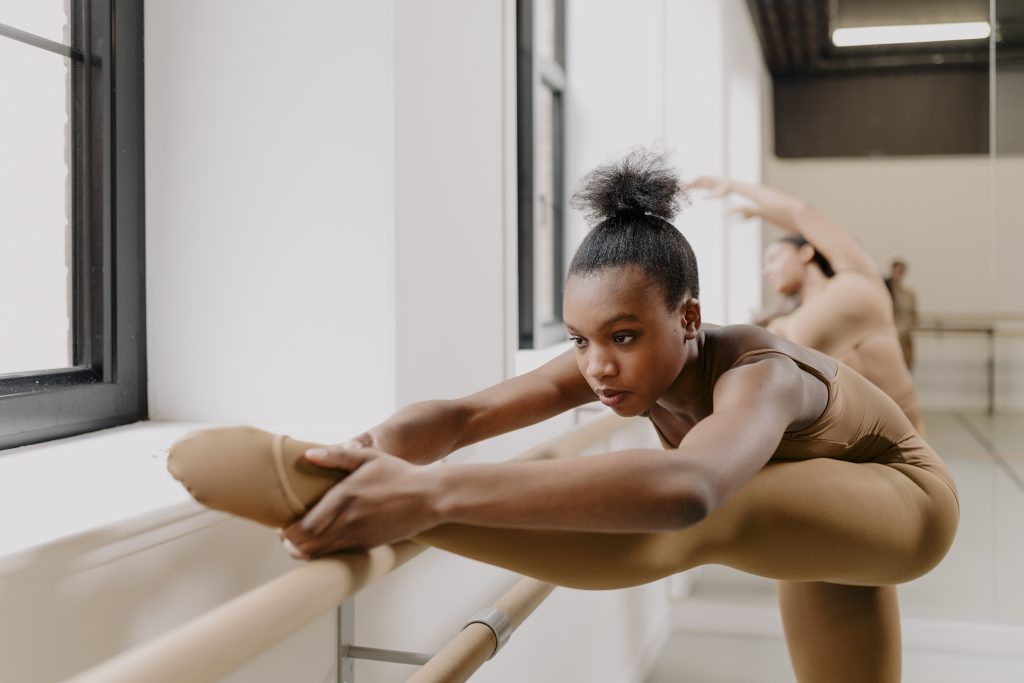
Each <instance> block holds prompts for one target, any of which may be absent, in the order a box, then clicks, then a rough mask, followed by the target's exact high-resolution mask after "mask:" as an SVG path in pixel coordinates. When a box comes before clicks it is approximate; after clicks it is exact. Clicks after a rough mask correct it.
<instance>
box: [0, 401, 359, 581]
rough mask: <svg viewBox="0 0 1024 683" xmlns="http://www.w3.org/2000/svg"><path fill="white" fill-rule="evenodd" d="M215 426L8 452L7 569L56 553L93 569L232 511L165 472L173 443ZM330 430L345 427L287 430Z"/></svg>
mask: <svg viewBox="0 0 1024 683" xmlns="http://www.w3.org/2000/svg"><path fill="white" fill-rule="evenodd" d="M212 426H215V425H212V424H205V423H193V422H159V421H146V422H138V423H135V424H131V425H126V426H123V427H114V428H112V429H105V430H101V431H98V432H91V433H89V434H81V435H79V436H73V437H69V438H66V439H58V440H55V441H48V442H45V443H39V444H32V445H29V446H22V447H21V448H15V449H11V450H7V451H2V452H0V519H3V520H4V522H3V527H2V528H3V532H2V533H0V578H2V577H3V576H4V575H5V574H9V573H10V572H12V571H14V570H18V569H23V568H24V567H25V566H26V565H29V564H38V563H44V562H45V561H46V558H47V557H49V556H50V555H51V554H52V553H53V552H60V553H62V554H73V555H75V556H76V558H81V562H77V563H76V564H75V566H76V567H78V568H85V567H86V566H92V565H95V564H96V563H98V562H105V561H109V560H110V559H113V557H116V556H118V555H123V554H126V553H130V552H134V551H137V550H138V549H140V548H141V547H145V546H148V545H152V544H153V543H156V542H161V539H163V540H167V538H170V537H173V536H180V535H182V534H185V533H190V532H191V531H194V530H196V529H198V528H201V527H203V526H209V525H210V524H214V523H217V522H220V521H223V520H225V519H229V516H228V515H225V514H223V513H219V512H214V511H211V510H208V509H206V508H205V507H203V506H202V505H200V504H199V503H196V502H195V501H194V500H193V499H192V497H191V496H190V495H189V494H188V492H187V491H186V490H185V488H184V487H183V486H182V485H181V484H180V483H179V482H178V481H176V480H175V479H174V478H173V477H172V476H171V474H170V473H169V472H168V471H167V451H168V449H169V448H170V446H171V444H173V443H174V442H175V441H176V440H177V439H178V438H180V437H181V436H183V435H185V434H186V433H188V432H190V431H192V430H194V429H201V428H204V427H212ZM258 426H260V427H261V428H263V429H268V430H270V431H279V430H278V429H275V428H274V426H268V425H258ZM328 431H329V433H333V434H335V435H337V434H339V433H347V432H345V431H344V430H343V429H342V430H340V431H339V428H338V426H336V425H335V426H333V427H332V428H331V429H330V430H325V429H320V430H317V429H312V430H311V429H306V430H303V431H302V432H301V433H300V432H288V431H286V432H285V433H295V434H296V435H297V436H302V437H304V438H311V439H317V438H321V439H323V440H325V441H329V440H331V439H330V438H329V436H327V433H328ZM168 534H170V536H168ZM143 537H145V538H143ZM97 551H99V552H97ZM83 562H84V564H82V563H83ZM43 571H44V572H45V568H44V569H43Z"/></svg>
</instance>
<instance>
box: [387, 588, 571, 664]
mask: <svg viewBox="0 0 1024 683" xmlns="http://www.w3.org/2000/svg"><path fill="white" fill-rule="evenodd" d="M554 589H555V587H554V586H552V585H551V584H549V583H542V582H540V581H537V580H535V579H530V578H524V579H520V580H519V582H518V583H516V585H514V586H513V587H512V588H511V589H510V590H509V591H508V592H507V593H505V594H504V595H503V596H501V598H500V599H499V600H498V601H497V602H496V603H495V605H494V609H496V610H498V611H499V612H500V613H502V614H503V615H504V616H505V617H507V618H508V622H509V627H508V635H511V633H512V632H514V631H515V630H516V629H517V628H519V627H520V626H521V625H522V624H523V622H524V621H526V618H527V617H528V616H530V614H532V613H533V611H534V610H535V609H537V607H538V606H539V605H540V603H542V602H544V599H545V598H546V597H547V596H548V595H550V594H551V591H553V590H554ZM498 646H499V643H498V641H497V635H496V633H495V631H493V630H492V629H491V627H490V626H487V625H486V624H484V623H481V622H474V623H471V624H469V625H468V626H466V628H464V629H462V631H460V632H459V634H458V635H457V636H455V637H454V638H452V639H451V640H450V641H448V644H447V645H445V646H444V647H443V648H441V649H440V650H439V651H438V653H437V654H436V655H434V656H433V657H431V659H430V661H429V662H427V663H426V664H424V665H423V667H422V668H420V669H419V670H418V671H417V672H416V673H414V674H413V675H412V676H410V677H409V678H408V679H407V681H406V683H463V682H464V681H467V680H469V677H470V676H472V675H473V674H474V673H476V670H477V669H479V668H480V667H481V666H482V665H483V663H484V662H486V661H487V660H488V659H490V658H491V657H492V656H494V654H496V652H497V649H498Z"/></svg>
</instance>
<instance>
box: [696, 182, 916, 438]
mask: <svg viewBox="0 0 1024 683" xmlns="http://www.w3.org/2000/svg"><path fill="white" fill-rule="evenodd" d="M689 187H691V188H700V189H707V190H710V191H711V192H710V194H711V196H717V197H722V196H725V195H727V194H729V193H730V192H735V193H736V194H739V195H742V196H744V197H747V198H748V199H751V200H753V202H754V206H746V207H742V208H741V209H739V212H740V213H741V214H743V215H744V216H746V217H747V218H750V217H754V216H757V217H760V218H764V219H765V220H768V221H771V222H772V223H775V224H776V225H778V226H779V227H781V228H783V229H784V230H786V231H788V232H790V233H793V234H792V235H790V236H788V237H784V238H782V239H781V240H778V241H776V242H774V243H772V244H771V245H769V246H768V248H767V249H765V253H764V275H765V279H766V280H767V281H768V282H769V284H771V285H772V286H773V287H775V289H776V290H778V292H779V293H780V294H782V295H784V296H787V297H791V296H797V295H798V296H799V297H800V304H799V306H797V307H796V309H795V310H793V311H792V312H790V313H788V314H786V315H781V316H778V317H775V318H773V319H772V320H770V321H768V323H767V327H768V330H769V331H771V332H774V333H775V334H777V335H779V336H780V337H783V338H785V339H788V340H790V341H792V342H796V343H797V344H801V345H803V346H809V347H810V348H812V349H817V350H818V351H823V352H824V353H827V354H829V355H830V356H834V357H835V358H837V359H838V360H841V361H843V362H844V363H846V364H847V365H849V366H850V367H851V368H853V369H854V370H856V371H857V372H859V373H860V374H862V375H863V376H864V377H866V378H867V379H869V380H870V381H871V382H872V383H874V384H875V385H876V386H878V387H879V388H880V389H881V390H882V391H884V392H885V393H886V394H888V395H889V396H890V397H892V399H893V400H894V401H896V403H897V404H898V405H899V406H900V408H902V409H903V413H904V414H905V415H906V416H907V418H908V419H909V420H910V422H911V424H913V425H914V428H915V429H917V430H918V431H919V432H921V433H922V434H924V422H923V420H922V418H921V409H920V407H919V406H918V403H917V392H916V391H915V390H914V382H913V378H912V377H911V376H910V371H909V370H908V369H907V365H906V363H905V362H904V360H903V350H902V347H901V346H900V341H899V337H898V335H897V332H896V324H895V322H894V319H893V306H892V298H891V297H890V296H889V293H888V290H887V289H886V287H885V280H884V279H883V278H882V273H881V271H880V270H879V269H878V266H876V265H875V262H874V261H873V260H872V259H871V257H870V256H869V255H868V253H867V252H866V251H864V248H863V247H861V246H860V245H859V244H857V242H856V240H854V239H853V237H851V236H850V235H849V234H848V233H847V232H846V231H845V230H843V229H842V228H841V227H839V226H838V225H836V224H835V223H833V222H832V221H830V220H829V219H828V218H826V217H825V216H824V215H823V214H822V213H821V212H819V211H818V210H817V209H815V208H814V207H813V206H810V205H809V204H807V203H806V202H803V201H801V200H799V199H797V198H795V197H790V196H789V195H786V194H784V193H782V192H779V191H778V190H775V189H773V188H770V187H766V186H764V185H754V184H751V183H741V182H738V181H735V180H729V179H728V178H715V177H711V176H704V177H702V178H698V179H697V180H695V181H694V182H692V183H690V185H689Z"/></svg>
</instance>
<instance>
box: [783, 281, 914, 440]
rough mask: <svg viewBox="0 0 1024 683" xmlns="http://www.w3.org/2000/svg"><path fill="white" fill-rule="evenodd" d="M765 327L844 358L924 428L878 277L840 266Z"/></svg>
mask: <svg viewBox="0 0 1024 683" xmlns="http://www.w3.org/2000/svg"><path fill="white" fill-rule="evenodd" d="M768 330H769V331H770V332H772V333H774V334H777V335H779V336H780V337H782V338H784V339H788V340H789V341H792V342H795V343H797V344H800V345H802V346H807V347H809V348H812V349H816V350H818V351H821V352H823V353H827V354H828V355H830V356H833V357H834V358H837V359H839V360H841V361H842V362H844V363H846V364H847V365H849V366H850V367H851V368H853V369H854V370H856V371H857V372H858V373H860V374H862V375H863V376H864V377H866V378H867V379H868V380H870V381H871V382H873V383H874V384H875V385H877V386H878V387H880V388H881V389H882V391H884V392H885V393H886V394H888V395H889V396H890V397H892V399H893V400H894V401H896V403H897V405H899V406H900V408H901V409H902V410H903V413H904V414H905V415H906V416H907V418H909V419H910V422H911V424H913V425H914V427H915V429H917V430H918V431H919V432H921V433H924V432H923V428H924V423H923V421H922V418H921V409H920V407H919V406H918V402H917V392H916V391H915V390H914V383H913V378H912V377H911V376H910V371H909V370H907V367H906V364H905V363H904V361H903V351H902V349H901V347H900V342H899V338H898V336H897V334H896V327H895V324H894V322H893V314H892V299H891V298H890V296H889V292H888V290H886V288H885V285H884V283H883V282H882V281H881V280H880V279H879V280H878V281H877V282H876V281H875V280H874V279H872V278H869V277H868V276H866V275H864V274H862V273H859V272H856V271H840V272H838V273H836V274H835V275H834V276H833V277H831V278H829V280H828V282H827V283H826V284H825V289H824V291H822V292H820V293H819V294H818V295H817V296H815V297H813V298H812V299H810V300H805V301H804V302H803V303H802V304H801V305H800V307H799V308H797V309H796V310H795V311H793V312H792V313H790V314H788V315H784V316H781V317H778V318H775V319H774V320H772V321H771V322H770V323H769V324H768Z"/></svg>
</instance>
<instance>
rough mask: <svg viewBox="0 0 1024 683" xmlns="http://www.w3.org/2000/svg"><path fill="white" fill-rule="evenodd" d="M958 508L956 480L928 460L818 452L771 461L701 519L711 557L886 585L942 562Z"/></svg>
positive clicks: (771, 572) (751, 568)
mask: <svg viewBox="0 0 1024 683" xmlns="http://www.w3.org/2000/svg"><path fill="white" fill-rule="evenodd" d="M904 470H906V471H904ZM957 514H958V513H957V507H956V500H955V496H954V494H953V493H952V491H951V490H950V489H949V487H948V486H947V485H946V484H945V482H943V481H942V480H941V479H939V478H938V477H936V476H935V475H932V474H930V473H928V472H925V471H923V470H921V468H917V467H913V466H910V465H886V464H881V463H851V462H845V461H841V460H832V459H828V458H815V459H811V460H801V461H792V462H773V463H770V464H769V465H767V466H766V467H765V468H764V469H763V470H761V471H760V472H759V473H758V474H757V475H756V476H755V477H754V478H753V479H751V481H750V482H748V483H747V484H746V485H745V486H744V487H743V488H742V489H741V490H740V491H739V492H737V494H736V495H735V496H734V497H733V498H732V499H730V500H729V501H727V502H726V504H725V505H723V506H722V507H721V508H720V509H719V510H717V511H716V512H715V513H714V514H713V515H711V516H709V517H708V518H707V519H706V520H705V521H704V522H702V523H701V524H707V525H708V527H709V528H708V529H707V530H705V532H704V533H705V535H706V536H708V538H709V540H708V541H707V543H709V544H710V543H714V548H713V551H712V552H711V553H710V554H711V556H712V557H711V559H709V560H708V561H711V562H719V563H721V564H727V565H730V566H733V567H736V568H737V569H742V570H745V571H748V572H751V573H754V574H760V575H762V576H767V577H769V578H774V579H780V580H786V581H827V582H831V583H839V584H847V585H859V586H877V585H886V584H895V583H902V582H904V581H908V580H910V579H913V578H916V577H918V576H920V575H922V574H924V573H925V572H927V571H928V570H930V569H931V568H932V567H934V566H935V565H936V564H937V563H938V562H939V560H941V559H942V557H943V556H944V555H945V553H946V551H947V550H948V548H949V545H950V543H951V542H952V538H953V535H954V533H955V529H956V518H957ZM698 526H699V525H698ZM716 538H717V539H720V540H719V541H717V542H714V541H713V540H712V539H716Z"/></svg>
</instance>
